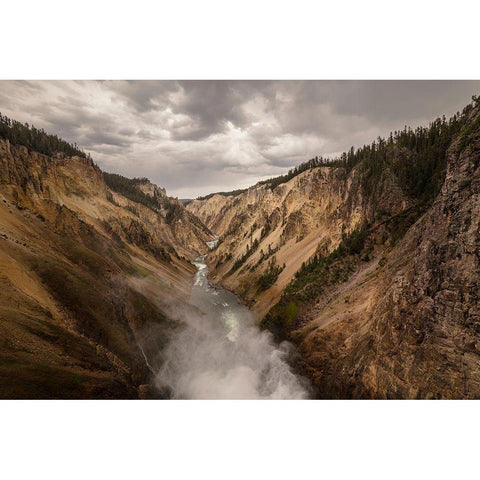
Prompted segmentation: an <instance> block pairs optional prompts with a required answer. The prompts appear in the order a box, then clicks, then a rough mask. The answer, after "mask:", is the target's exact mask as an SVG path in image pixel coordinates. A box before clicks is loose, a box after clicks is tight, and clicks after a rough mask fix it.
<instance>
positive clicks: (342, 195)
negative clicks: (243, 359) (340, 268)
mask: <svg viewBox="0 0 480 480" xmlns="http://www.w3.org/2000/svg"><path fill="white" fill-rule="evenodd" d="M410 205H411V202H410V201H409V199H408V198H407V197H406V196H405V195H404V193H403V192H402V190H401V189H400V188H399V187H398V186H397V185H396V183H395V177H394V175H393V174H391V172H389V171H388V170H387V171H386V172H385V174H384V175H383V177H382V179H381V181H380V183H379V195H378V196H377V198H376V199H375V201H373V200H372V198H369V197H367V196H366V195H365V194H364V192H363V190H362V186H361V182H360V175H359V172H358V171H357V170H356V169H354V170H353V171H352V172H350V173H349V174H348V175H347V174H346V173H345V170H344V169H343V168H329V167H318V168H314V169H311V170H308V171H306V172H304V173H302V174H300V175H298V176H296V177H294V178H293V179H291V180H290V181H289V182H287V183H285V184H281V185H278V186H277V187H276V188H274V189H273V190H271V189H270V188H269V187H268V186H267V185H257V186H254V187H251V188H250V189H248V190H247V191H246V192H244V193H241V194H240V195H236V196H228V197H227V196H223V195H219V194H217V195H213V196H212V197H210V198H209V199H208V200H194V201H192V202H191V203H189V204H188V206H187V209H188V210H189V211H190V212H192V213H194V214H195V215H197V216H198V217H199V218H200V219H201V220H202V221H203V222H205V224H206V225H207V226H208V227H209V228H210V229H211V230H212V231H213V232H215V233H216V234H218V235H220V237H221V239H220V243H219V246H218V248H217V249H216V250H215V251H214V252H213V253H212V254H211V255H209V259H208V260H209V263H210V267H211V269H212V276H213V278H214V279H215V281H217V282H219V283H222V284H223V285H224V286H226V287H227V288H229V289H231V290H234V291H235V292H237V293H238V294H240V295H241V296H243V298H245V299H246V300H247V301H249V302H250V303H251V305H252V306H253V308H254V309H255V310H256V311H257V313H258V314H259V316H260V317H261V316H263V315H264V314H265V313H266V312H267V311H268V310H269V308H270V307H271V306H272V305H273V304H274V303H275V302H276V301H278V299H279V297H280V295H281V294H282V292H283V290H284V288H285V287H286V286H287V285H288V283H289V282H290V281H291V280H292V278H293V276H294V274H295V272H296V271H297V270H298V269H299V268H300V267H301V265H302V263H303V262H305V261H308V260H309V259H310V258H311V257H312V256H313V255H314V254H315V253H316V252H319V251H320V252H323V253H328V252H331V251H332V250H334V249H335V248H336V247H337V246H338V244H339V242H340V240H341V238H342V234H343V233H348V232H350V231H352V230H354V229H355V228H356V227H358V226H359V225H361V224H362V223H363V222H365V221H372V219H373V218H374V215H375V211H377V210H382V211H384V212H386V213H387V214H389V215H394V214H397V213H399V212H401V211H402V210H405V209H407V208H408V207H409V206H410ZM255 242H258V246H255ZM252 245H253V246H254V247H255V248H254V250H253V253H251V255H249V256H248V258H246V259H245V261H244V262H243V263H242V264H241V265H240V266H239V267H238V268H235V267H234V265H235V263H236V262H239V261H241V259H242V257H244V256H245V254H246V252H248V251H249V250H251V246H252ZM273 258H274V261H275V262H276V265H278V266H280V267H281V268H283V270H282V271H281V273H280V274H279V276H278V278H277V280H276V281H275V283H274V284H273V285H271V286H270V287H269V288H267V289H264V290H262V289H260V288H259V285H258V280H259V278H260V277H261V276H262V274H264V273H265V272H266V271H268V269H269V264H270V262H271V261H272V259H273ZM232 269H233V270H232Z"/></svg>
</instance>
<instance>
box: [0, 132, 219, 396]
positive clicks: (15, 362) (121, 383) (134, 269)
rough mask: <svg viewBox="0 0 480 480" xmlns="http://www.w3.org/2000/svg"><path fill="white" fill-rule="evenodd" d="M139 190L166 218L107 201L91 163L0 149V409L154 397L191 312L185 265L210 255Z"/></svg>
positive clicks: (189, 228) (193, 227)
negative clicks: (184, 315)
mask: <svg viewBox="0 0 480 480" xmlns="http://www.w3.org/2000/svg"><path fill="white" fill-rule="evenodd" d="M145 190H146V193H148V194H152V195H156V196H159V197H161V200H162V201H163V202H164V203H162V205H164V206H165V211H164V210H163V209H160V210H159V211H158V212H157V211H153V210H151V209H150V208H148V207H146V206H145V205H143V204H139V203H136V202H133V201H131V200H129V199H127V198H125V197H123V196H122V195H120V194H119V193H117V192H113V191H111V190H110V189H109V188H108V187H107V186H106V184H105V182H104V179H103V173H102V172H101V170H100V169H99V168H98V167H96V166H95V165H94V164H93V162H92V161H91V160H87V159H84V158H80V157H72V158H66V157H64V156H62V155H56V156H54V157H48V156H46V155H41V154H38V153H36V152H32V151H28V150H27V149H26V148H25V147H21V146H12V145H11V144H10V143H9V142H8V141H4V140H0V330H1V334H0V338H1V342H2V348H1V349H0V350H1V353H0V385H1V389H0V390H1V396H2V397H3V398H32V397H34V398H136V397H138V396H142V395H145V394H146V393H145V392H146V391H148V390H149V387H148V386H147V384H148V381H149V376H150V375H151V371H150V368H152V367H153V368H158V367H159V365H160V364H161V350H162V345H164V344H165V343H166V342H167V341H168V336H169V334H170V333H171V332H172V331H173V329H175V328H176V326H175V325H176V324H175V312H174V310H173V306H174V305H175V308H177V309H178V308H188V306H187V305H185V301H186V299H188V296H189V292H190V288H191V284H192V277H193V274H194V271H195V269H194V267H193V266H192V265H191V264H190V263H189V262H188V261H187V260H183V257H185V258H186V259H190V258H193V257H195V256H198V255H199V254H201V253H204V252H206V251H207V247H206V246H205V243H204V242H205V241H207V240H210V239H211V235H210V234H209V232H208V229H206V228H205V227H204V226H203V225H202V224H201V222H200V221H199V220H198V219H196V218H192V216H191V214H190V213H189V212H187V211H186V210H185V209H184V208H183V207H182V206H181V205H180V204H179V202H177V201H176V200H174V199H169V198H168V197H167V196H166V194H165V192H164V191H163V190H162V189H159V188H158V187H156V186H152V184H150V185H149V186H148V188H145ZM170 205H174V208H173V207H171V206H170ZM147 361H148V363H147ZM143 384H145V385H143Z"/></svg>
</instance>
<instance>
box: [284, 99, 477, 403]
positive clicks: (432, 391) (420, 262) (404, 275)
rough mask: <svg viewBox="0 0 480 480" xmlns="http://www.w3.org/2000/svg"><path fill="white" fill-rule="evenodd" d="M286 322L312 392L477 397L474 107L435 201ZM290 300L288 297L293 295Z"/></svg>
mask: <svg viewBox="0 0 480 480" xmlns="http://www.w3.org/2000/svg"><path fill="white" fill-rule="evenodd" d="M377 248H379V249H380V250H379V251H378V252H377V254H376V255H375V254H374V255H373V256H372V257H373V260H371V261H370V262H364V264H363V265H362V266H361V268H357V270H356V273H355V274H354V275H352V276H351V277H350V278H349V280H348V281H347V282H346V283H345V284H342V285H339V286H336V287H333V288H330V289H327V290H326V291H325V292H324V293H323V295H321V296H320V298H319V304H318V305H317V306H315V307H313V308H312V307H310V308H307V309H306V310H305V311H304V312H303V313H302V314H301V315H299V316H298V317H297V318H296V319H295V321H294V322H292V324H291V325H290V326H289V328H287V332H289V333H288V334H287V336H289V337H290V338H293V339H294V340H295V341H296V342H297V343H298V344H299V348H300V352H301V356H302V358H303V361H302V363H303V367H304V368H305V371H306V372H308V374H309V376H310V377H311V378H313V379H314V381H315V383H316V386H317V388H318V392H319V395H320V396H322V397H328V398H331V397H340V398H352V397H353V398H480V370H479V368H478V365H479V362H480V332H479V320H480V309H479V305H480V295H479V280H480V108H479V107H477V108H476V109H475V110H474V111H473V112H471V114H470V115H469V117H468V122H467V124H466V127H465V128H464V129H463V131H462V132H461V134H460V135H459V137H458V138H457V139H456V140H455V141H454V142H453V143H452V145H451V147H450V149H449V153H448V164H447V173H446V177H445V181H444V184H443V186H442V189H441V191H440V193H439V195H438V196H437V198H436V200H435V202H434V204H433V206H432V207H431V208H430V209H429V210H428V211H427V212H426V214H425V215H424V216H423V217H422V218H421V219H419V221H418V222H417V223H416V224H415V225H414V226H413V227H412V228H410V230H409V231H408V233H407V234H406V236H405V237H404V239H402V240H401V241H400V242H399V243H398V244H397V245H396V246H395V248H393V249H392V250H391V251H388V249H383V248H382V247H378V246H377ZM290 301H291V300H290Z"/></svg>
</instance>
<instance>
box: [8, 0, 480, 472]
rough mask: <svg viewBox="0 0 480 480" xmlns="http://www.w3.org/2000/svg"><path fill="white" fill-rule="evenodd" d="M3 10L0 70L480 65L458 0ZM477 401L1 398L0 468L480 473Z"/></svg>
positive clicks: (374, 70) (359, 69) (471, 20)
mask: <svg viewBox="0 0 480 480" xmlns="http://www.w3.org/2000/svg"><path fill="white" fill-rule="evenodd" d="M0 12H1V17H0V18H1V22H0V25H1V29H0V31H1V37H0V38H1V39H2V49H1V50H0V52H1V53H0V78H4V79H96V78H137V79H144V78H153V79H166V78H173V79H199V78H200V79H202V78H204V79H211V78H215V79H216V78H229V79H251V78H259V79H263V78H268V79H270V78H274V79H292V78H294V79H296V78H298V79H317V78H318V79H324V78H330V79H331V78H333V79H337V78H342V79H344V78H361V79H370V78H381V79H383V78H397V79H408V78H416V79H418V78H422V79H423V78H425V79H426V78H428V79H430V78H441V79H450V78H454V79H478V78H480V72H479V70H480V62H479V52H478V46H479V40H478V34H479V29H478V19H479V16H478V13H479V12H478V7H477V6H476V5H475V3H474V2H468V1H461V0H457V1H455V2H451V1H449V2H446V1H436V2H426V1H425V2H421V1H419V0H416V1H410V0H403V1H402V2H390V3H389V4H388V5H387V2H385V1H383V2H381V1H365V0H364V1H356V2H355V1H336V2H319V1H316V2H313V1H312V2H309V1H302V0H296V1H290V2H286V1H281V0H279V1H276V2H261V1H260V0H256V1H250V0H243V1H241V2H237V3H233V2H228V1H226V0H224V1H208V0H203V1H196V2H195V1H188V2H187V1H179V0H177V1H176V2H175V3H173V2H169V3H166V2H160V1H155V2H153V1H152V2H148V1H141V0H137V1H135V2H131V1H130V2H126V1H118V0H117V1H115V2H106V1H105V2H102V1H99V0H96V1H90V0H84V1H82V2H78V3H73V2H66V1H46V0H44V1H19V0H17V1H16V2H13V1H10V2H8V4H5V2H4V3H3V4H2V6H1V9H0ZM0 88H1V84H0ZM479 93H480V92H479ZM0 110H1V105H0ZM479 413H480V411H479V404H478V402H467V401H463V402H462V401H459V402H457V401H455V402H452V401H450V402H435V401H423V402H420V401H417V402H415V401H404V402H392V401H389V402H380V401H377V402H373V401H361V402H354V401H345V402H339V401H322V402H320V401H303V402H294V401H288V402H287V401H285V402H275V401H265V402H251V401H244V402H237V401H225V402H221V401H216V402H200V401H197V402H173V401H169V402H159V401H143V402H140V401H139V402H126V401H115V402H107V401H96V402H77V401H73V402H58V401H56V402H43V401H36V402H25V401H3V402H0V475H1V477H2V478H5V479H8V480H11V479H24V478H25V479H37V478H40V479H43V478H45V479H57V478H58V479H76V478H82V479H97V478H98V479H100V478H101V479H123V478H126V479H137V478H138V479H142V478H165V479H177V478H179V479H180V478H181V479H183V478H185V479H190V478H206V479H217V478H218V479H225V480H227V479H228V480H230V479H236V478H242V479H275V480H276V479H278V478H291V479H297V478H298V479H307V478H328V479H331V478H333V479H337V478H355V479H356V478H368V479H372V478H379V479H380V478H381V479H396V478H401V479H405V478H407V479H411V478H412V479H416V478H429V479H430V478H431V479H435V480H438V479H442V478H449V479H452V478H459V479H463V478H470V477H472V476H477V470H478V461H477V457H478V432H479V423H480V422H479Z"/></svg>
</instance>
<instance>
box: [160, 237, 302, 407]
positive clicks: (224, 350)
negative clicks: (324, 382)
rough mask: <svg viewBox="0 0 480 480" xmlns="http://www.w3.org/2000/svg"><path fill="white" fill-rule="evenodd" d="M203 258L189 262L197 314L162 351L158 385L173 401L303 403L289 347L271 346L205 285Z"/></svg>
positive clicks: (242, 309) (242, 313)
mask: <svg viewBox="0 0 480 480" xmlns="http://www.w3.org/2000/svg"><path fill="white" fill-rule="evenodd" d="M213 246H214V245H212V246H210V248H213ZM205 258H206V255H203V256H201V257H199V258H197V259H196V260H195V261H194V262H193V264H194V265H195V266H196V268H197V273H196V274H195V278H194V286H193V289H192V296H191V304H192V305H193V306H195V307H196V308H197V309H198V311H199V313H198V314H190V315H188V318H187V319H186V322H185V327H184V328H183V329H182V330H181V331H180V332H178V334H176V335H175V337H174V338H173V339H172V340H171V342H170V343H169V345H168V346H167V348H166V352H165V362H164V365H163V367H162V368H161V370H160V372H159V373H158V375H157V384H158V385H161V386H165V385H167V386H168V387H169V389H170V395H171V397H172V398H187V399H263V398H271V399H300V398H308V393H307V392H308V387H307V386H306V385H307V384H306V381H305V380H304V379H302V378H300V377H298V376H297V375H296V374H295V373H294V372H293V371H292V369H291V367H290V365H289V364H288V358H289V356H290V354H291V349H292V346H291V345H290V344H288V343H287V342H283V343H282V344H280V345H277V344H275V342H274V341H273V338H272V336H271V334H270V333H269V332H266V331H262V330H260V329H259V328H258V327H257V325H256V324H255V321H254V316H253V314H252V312H251V311H250V310H249V309H248V308H247V307H246V306H245V305H243V304H242V303H241V302H240V301H239V300H238V298H237V297H236V296H235V295H234V294H233V293H231V292H229V291H227V290H225V289H224V288H221V287H218V286H216V285H213V284H212V283H211V282H210V281H209V279H208V276H207V275H208V267H207V264H206V262H205ZM200 312H201V313H200Z"/></svg>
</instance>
